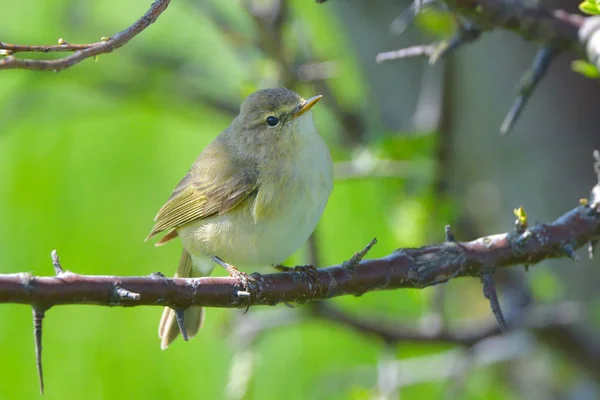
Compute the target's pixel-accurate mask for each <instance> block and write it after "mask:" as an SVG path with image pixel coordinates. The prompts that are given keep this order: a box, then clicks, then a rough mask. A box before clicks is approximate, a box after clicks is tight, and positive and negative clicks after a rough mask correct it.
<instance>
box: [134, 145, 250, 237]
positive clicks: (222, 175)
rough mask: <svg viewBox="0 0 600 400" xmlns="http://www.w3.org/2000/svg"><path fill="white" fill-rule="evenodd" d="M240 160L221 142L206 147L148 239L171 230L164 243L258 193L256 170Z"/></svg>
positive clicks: (180, 183) (157, 220) (157, 219)
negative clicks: (179, 230) (181, 230)
mask: <svg viewBox="0 0 600 400" xmlns="http://www.w3.org/2000/svg"><path fill="white" fill-rule="evenodd" d="M223 160H228V162H227V163H224V162H223ZM240 161H241V160H238V159H236V158H235V157H233V156H232V154H231V152H230V151H229V150H228V148H227V147H226V146H225V145H223V144H222V143H220V142H218V141H217V142H213V143H211V144H210V145H209V146H208V147H206V149H204V151H203V152H202V154H200V156H199V157H198V159H197V160H196V162H195V163H194V165H193V166H192V168H191V169H190V171H189V172H188V173H187V174H186V176H185V177H184V178H183V179H182V180H181V182H179V184H178V185H177V187H175V190H174V191H173V194H172V195H171V197H169V199H168V200H167V202H166V203H165V205H164V206H162V208H161V209H160V210H159V211H158V214H157V215H156V217H155V218H154V221H155V225H154V227H153V228H152V231H151V232H150V234H149V235H148V237H147V238H146V240H147V239H149V238H151V237H152V236H154V235H156V234H157V233H159V232H162V231H164V230H171V232H169V233H168V234H167V236H165V238H164V239H163V240H161V241H160V242H159V243H160V244H162V243H164V242H165V241H167V240H169V239H172V238H174V237H175V236H177V235H176V234H175V231H174V229H176V228H178V227H180V226H182V225H184V224H187V223H189V222H192V221H194V220H197V219H202V218H207V217H210V216H211V215H215V214H224V213H226V212H228V211H230V210H232V209H233V208H235V207H236V206H237V205H238V204H240V203H241V202H242V201H243V200H244V199H246V198H247V197H248V196H249V195H250V194H252V193H253V192H255V191H256V190H257V188H258V183H257V172H256V169H255V168H253V167H252V165H247V161H246V163H244V164H243V165H242V164H241V163H240Z"/></svg>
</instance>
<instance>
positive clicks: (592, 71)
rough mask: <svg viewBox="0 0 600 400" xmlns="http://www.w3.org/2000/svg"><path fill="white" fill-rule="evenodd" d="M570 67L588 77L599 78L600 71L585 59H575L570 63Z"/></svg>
mask: <svg viewBox="0 0 600 400" xmlns="http://www.w3.org/2000/svg"><path fill="white" fill-rule="evenodd" d="M571 69H572V70H573V71H575V72H578V73H580V74H581V75H583V76H585V77H588V78H590V79H598V78H600V71H598V68H596V66H595V65H594V64H592V63H589V62H587V61H585V60H575V61H573V62H572V63H571Z"/></svg>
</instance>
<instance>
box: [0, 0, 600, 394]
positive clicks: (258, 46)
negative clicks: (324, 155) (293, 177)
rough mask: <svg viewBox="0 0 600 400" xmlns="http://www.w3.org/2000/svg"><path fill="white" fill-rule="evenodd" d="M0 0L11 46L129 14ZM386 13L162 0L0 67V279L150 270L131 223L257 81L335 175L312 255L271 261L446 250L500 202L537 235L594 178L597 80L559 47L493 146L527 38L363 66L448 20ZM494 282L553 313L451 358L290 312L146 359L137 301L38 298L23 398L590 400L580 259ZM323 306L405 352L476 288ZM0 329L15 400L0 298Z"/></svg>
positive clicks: (511, 314) (211, 326) (24, 323)
mask: <svg viewBox="0 0 600 400" xmlns="http://www.w3.org/2000/svg"><path fill="white" fill-rule="evenodd" d="M567 3H568V4H567ZM1 4H2V14H3V18H2V24H1V25H0V39H1V40H2V41H5V42H8V43H21V44H40V43H48V44H49V43H54V42H55V41H56V40H58V38H59V37H62V38H63V39H64V40H66V41H68V42H71V43H85V42H92V41H96V40H98V39H99V38H100V37H101V36H110V35H111V34H113V33H114V32H117V31H119V30H121V29H123V28H124V27H126V26H128V25H129V24H131V23H132V22H133V21H134V20H135V19H137V18H138V17H139V16H140V15H142V14H143V12H145V11H146V9H147V7H148V5H149V3H145V2H142V3H140V2H134V1H124V0H121V1H117V0H106V1H102V2H84V1H76V0H72V1H69V0H52V1H40V0H21V1H19V2H10V1H7V0H4V1H3V2H2V3H1ZM407 5H408V4H407V3H406V2H402V1H392V0H381V1H378V2H376V3H374V2H371V1H368V0H353V1H342V0H330V1H329V2H327V3H326V4H323V5H319V4H316V3H314V2H311V1H308V0H289V1H286V0H261V1H258V0H248V1H227V2H224V1H218V0H212V1H211V0H204V1H201V0H174V1H173V4H171V5H170V6H169V8H168V9H167V11H166V12H165V13H164V14H163V15H162V16H161V17H160V18H159V19H158V21H157V23H156V24H154V25H153V26H151V27H150V28H149V29H148V30H147V31H145V32H143V33H142V34H141V35H140V36H138V37H136V38H135V39H134V40H132V41H131V42H130V43H129V44H128V45H126V46H125V47H123V48H121V49H119V50H117V51H116V52H115V53H113V54H109V55H102V56H100V57H99V58H98V59H97V60H96V61H95V62H94V61H93V60H86V61H84V62H83V63H81V64H80V65H77V66H75V67H73V68H71V69H68V70H66V71H63V72H60V73H43V72H31V71H16V70H9V71H3V72H0V171H2V173H1V175H0V255H1V262H0V272H1V273H14V272H31V273H33V274H39V275H51V274H52V273H53V270H52V265H51V263H50V251H51V250H52V249H57V250H58V252H59V255H60V256H61V260H62V262H63V265H64V267H65V268H67V269H69V270H72V271H74V272H78V273H82V274H103V275H108V274H115V275H146V274H149V273H151V272H154V271H160V272H163V273H165V274H166V275H170V274H172V273H173V272H174V270H175V269H176V266H177V261H178V258H179V253H180V245H179V243H177V242H176V241H173V242H171V243H170V244H169V245H167V246H164V247H161V248H155V247H154V246H153V245H152V244H151V243H144V242H143V239H144V237H145V236H146V234H147V233H148V231H149V229H150V228H151V226H152V219H153V217H154V215H155V213H156V211H157V210H158V208H159V207H160V206H161V205H162V204H163V202H164V201H165V200H166V198H167V197H168V195H169V194H170V191H171V190H172V188H173V187H174V186H175V184H176V183H177V182H178V181H179V179H180V178H181V177H182V176H183V174H184V173H185V172H186V171H187V169H188V168H189V166H190V165H191V163H192V162H193V160H194V159H195V157H196V156H197V154H198V153H199V152H200V151H201V149H202V148H203V147H204V146H205V145H206V144H207V143H209V142H210V141H211V140H212V139H213V138H214V137H215V136H216V135H217V134H218V133H219V132H220V131H221V130H222V129H224V128H225V127H226V126H227V125H228V124H229V122H230V121H231V119H232V118H233V116H234V115H235V113H236V112H237V107H238V105H239V103H240V102H241V100H242V99H243V98H244V97H245V96H246V95H247V94H249V93H251V92H253V91H255V90H257V89H260V88H265V87H275V86H287V87H290V88H292V89H294V90H296V91H298V92H299V93H300V94H302V95H303V96H305V97H308V96H312V95H314V94H317V93H320V94H323V95H325V99H324V101H322V102H321V103H319V105H318V106H317V107H316V108H315V109H314V115H315V119H316V123H317V126H318V127H319V129H320V132H321V133H322V134H323V136H324V138H325V140H326V141H327V143H328V144H329V146H330V148H331V151H332V154H333V157H334V159H335V161H336V176H337V179H336V184H335V190H334V192H333V195H332V197H331V200H330V202H329V204H328V206H327V209H326V211H325V214H324V216H323V219H322V221H321V223H320V225H319V227H318V229H317V231H316V234H315V236H314V237H313V239H312V246H306V247H305V248H302V249H300V250H299V251H298V252H297V254H295V255H294V256H293V257H292V258H291V259H290V260H288V262H287V264H288V265H291V264H294V263H306V262H308V261H311V260H312V261H314V260H316V261H317V262H318V265H321V266H325V265H330V264H335V263H339V262H341V261H343V260H345V259H347V258H349V257H350V256H351V255H352V254H353V253H354V252H356V251H358V250H359V249H361V248H362V247H363V246H364V245H365V244H367V243H368V242H369V241H370V240H371V239H372V238H373V237H377V239H378V241H379V243H378V244H377V245H376V246H375V247H374V249H373V250H372V251H371V253H370V254H369V257H379V256H384V255H386V254H388V253H390V252H391V251H393V250H394V249H396V248H398V247H407V246H418V245H421V244H424V243H428V242H440V241H442V240H443V226H444V225H445V224H452V225H453V227H454V231H455V232H456V234H457V236H458V238H459V239H461V240H468V239H472V238H475V237H477V236H480V235H484V234H490V233H495V232H498V231H503V230H507V229H511V228H512V226H513V222H514V216H513V215H512V210H513V208H514V207H518V206H524V207H525V210H526V211H528V213H529V215H530V218H531V220H539V221H547V220H552V219H554V218H556V217H557V216H558V215H560V214H562V213H563V212H564V211H566V210H568V209H570V208H572V207H574V206H575V205H576V204H577V201H578V199H579V198H581V197H585V196H586V195H587V194H588V192H589V190H590V188H591V187H592V185H593V184H594V183H595V176H594V174H593V171H592V168H591V166H592V157H591V155H592V150H593V149H594V148H596V147H597V146H600V138H599V136H598V121H599V119H598V108H597V104H599V101H600V98H599V95H598V93H600V91H599V90H598V86H597V83H596V82H594V81H591V80H587V79H585V78H583V77H581V76H579V75H576V74H574V73H573V72H571V70H570V68H569V62H570V60H571V58H572V57H571V56H568V55H565V56H563V57H561V58H559V60H558V61H557V62H556V63H555V64H554V65H553V67H552V68H551V70H550V73H549V74H548V76H547V77H546V78H544V80H543V82H542V84H541V85H540V87H539V88H538V89H537V91H536V92H535V94H534V95H533V98H532V100H531V102H530V104H529V105H528V107H527V109H526V110H525V112H524V114H523V117H522V118H521V120H520V121H519V122H518V124H517V126H516V128H515V129H514V131H513V133H512V134H511V135H510V136H508V137H500V136H499V135H498V131H499V126H500V124H501V122H502V119H503V118H504V115H505V112H506V111H507V110H508V108H509V106H510V103H511V101H512V98H513V96H514V88H515V84H516V83H517V82H518V79H519V76H520V74H521V73H522V71H523V70H524V69H525V68H526V67H527V66H528V64H529V62H530V61H531V59H532V57H533V54H534V53H535V51H536V48H535V45H533V44H530V43H526V42H523V41H522V40H521V39H520V38H519V37H516V36H514V35H512V34H509V33H505V32H494V33H489V34H486V35H484V37H483V38H482V39H481V40H479V41H477V42H476V43H474V44H472V45H469V46H466V47H465V48H462V49H460V50H459V51H457V52H456V53H455V54H453V55H452V56H450V57H449V58H448V59H446V60H444V61H443V62H440V63H438V64H436V65H435V66H429V65H427V62H426V60H423V59H411V60H405V61H400V62H393V63H385V64H377V63H375V55H376V54H377V53H378V52H380V51H386V50H392V49H396V48H400V47H404V46H408V45H413V44H419V43H426V42H430V41H432V40H434V39H436V38H439V37H440V36H447V35H448V34H449V33H450V32H451V31H452V29H453V26H452V20H451V19H450V18H448V17H447V16H443V15H440V14H433V13H429V14H426V15H424V16H422V17H421V18H420V19H419V21H418V22H417V26H416V27H413V28H411V29H409V30H408V31H407V32H406V33H404V35H402V36H398V35H396V34H395V33H394V24H393V21H394V20H395V18H396V17H398V16H399V15H400V14H401V12H402V11H403V9H404V8H405V7H406V6H407ZM551 5H552V6H557V7H559V6H565V7H571V11H575V10H574V7H575V6H576V4H574V3H572V2H566V1H565V2H562V3H561V2H560V1H554V2H552V4H551ZM580 255H581V256H582V258H585V257H584V256H585V254H584V252H583V251H581V252H580ZM216 271H217V272H216V273H217V274H220V275H224V273H223V271H220V270H216ZM497 279H498V281H499V284H500V296H501V299H502V304H503V307H504V310H505V313H506V314H507V317H508V318H509V320H511V321H513V320H514V321H519V320H521V321H522V320H523V319H528V318H529V317H528V318H523V315H531V314H528V313H533V315H539V314H540V312H538V311H539V310H542V311H544V312H546V313H547V314H549V315H551V316H552V315H553V316H554V317H552V318H550V319H548V318H545V319H544V318H541V319H540V322H539V324H538V325H539V326H537V327H536V328H535V329H520V328H519V326H518V324H517V323H516V322H515V328H514V330H513V332H512V333H510V334H508V335H505V336H502V337H500V336H495V337H491V338H488V339H486V340H485V341H482V342H478V343H477V344H476V345H475V346H473V347H470V348H465V347H462V346H457V345H456V344H452V343H447V342H444V341H434V342H431V341H428V340H418V338H415V339H414V340H410V341H405V340H402V341H398V342H394V343H385V341H383V340H382V339H380V338H378V337H377V336H374V335H368V334H364V333H361V332H359V331H357V330H355V329H352V328H349V327H347V326H344V324H341V323H339V322H333V321H330V320H328V319H327V318H322V317H318V316H316V314H318V312H317V311H318V308H315V306H311V305H301V306H298V307H297V308H294V309H288V308H286V307H285V306H283V305H282V306H278V307H275V308H253V309H251V310H250V312H249V313H248V314H247V315H244V316H242V315H241V311H240V310H221V309H210V310H208V312H207V321H206V324H205V328H204V329H203V330H202V331H201V333H200V334H199V336H198V337H197V338H195V339H194V340H192V341H190V342H188V343H184V342H183V341H181V340H178V341H177V342H176V343H175V344H174V345H172V346H171V347H170V348H169V349H168V350H167V351H164V352H163V351H161V350H160V347H159V340H158V338H157V333H156V331H157V323H158V319H159V317H160V313H161V311H162V310H160V309H159V308H153V307H139V308H138V307H136V308H130V309H123V308H102V307H90V306H63V307H57V308H54V309H51V310H50V311H49V312H48V313H47V318H46V320H45V323H44V343H43V344H44V367H45V380H46V394H45V398H46V399H62V400H67V399H90V400H92V399H114V398H124V399H171V398H187V399H261V400H269V399H283V398H285V399H290V400H291V399H396V398H400V397H401V398H403V399H424V398H436V399H438V398H439V399H523V398H527V399H595V398H598V397H600V385H599V382H600V345H598V343H597V340H598V336H597V333H598V331H599V323H600V293H599V292H598V290H597V287H598V284H600V274H599V273H598V270H597V261H585V260H582V262H581V263H579V264H577V265H575V264H573V263H572V262H570V261H568V260H559V261H554V262H544V263H542V264H540V265H538V266H535V267H533V268H532V269H530V271H529V272H528V273H525V272H524V271H523V270H522V268H513V269H510V270H508V271H500V272H498V273H497ZM327 306H329V307H335V309H336V310H338V311H342V312H344V313H347V315H350V316H353V317H354V318H356V319H358V320H359V321H365V320H367V319H368V320H369V321H371V320H376V321H385V322H386V323H387V324H397V325H398V326H399V327H400V328H399V329H400V330H402V329H412V330H414V331H415V332H417V334H418V335H417V336H420V337H421V338H422V339H423V338H426V336H427V335H428V334H434V333H435V332H436V331H437V330H438V329H449V330H450V331H451V332H455V333H456V332H475V331H477V329H481V328H482V327H486V326H489V325H490V324H492V325H493V324H494V321H493V317H492V315H491V313H490V311H489V306H488V304H487V302H486V301H485V299H484V298H483V296H482V293H481V285H480V282H479V281H477V280H476V279H460V280H453V281H452V282H450V283H449V284H447V285H443V286H440V287H435V288H428V289H426V290H398V291H392V292H379V293H368V294H365V295H363V296H362V297H360V298H353V297H345V298H339V299H334V300H331V301H329V302H327ZM315 310H317V311H315ZM542 314H543V313H542ZM543 315H546V314H543ZM0 321H1V327H2V328H1V329H0V354H2V361H3V362H2V366H1V367H0V399H30V398H38V397H39V389H38V386H37V377H36V371H35V364H34V348H33V337H32V334H31V333H32V322H31V312H30V310H29V309H28V308H27V307H25V306H18V305H2V306H1V307H0ZM556 321H559V322H560V321H562V322H561V324H562V325H560V324H559V325H560V326H559V327H556V326H554V325H556ZM552 324H554V325H552Z"/></svg>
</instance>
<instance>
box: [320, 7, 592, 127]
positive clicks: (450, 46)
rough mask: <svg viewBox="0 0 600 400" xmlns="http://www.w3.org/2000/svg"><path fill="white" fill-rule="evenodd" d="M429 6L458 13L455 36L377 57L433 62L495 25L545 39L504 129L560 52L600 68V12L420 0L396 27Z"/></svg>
mask: <svg viewBox="0 0 600 400" xmlns="http://www.w3.org/2000/svg"><path fill="white" fill-rule="evenodd" d="M324 2H325V0H321V1H319V3H324ZM427 8H435V9H442V10H444V11H447V12H449V13H451V14H452V15H453V17H454V20H455V21H456V25H457V29H456V32H455V34H454V36H453V37H451V38H450V39H448V40H444V41H441V42H439V43H434V44H427V45H417V46H411V47H408V48H404V49H399V50H393V51H386V52H382V53H379V54H378V55H377V57H376V61H377V62H384V61H391V60H399V59H404V58H409V57H421V56H426V57H428V58H429V62H430V63H432V64H433V63H435V62H436V61H437V60H439V59H441V58H443V57H445V56H446V55H448V54H450V53H451V52H452V51H455V50H457V49H458V48H460V47H461V46H463V45H465V44H468V43H471V42H473V41H475V40H477V39H479V38H480V37H481V34H482V33H484V32H488V31H492V30H494V29H505V30H509V31H512V32H514V33H516V34H518V35H520V36H522V37H523V38H524V39H525V40H528V41H531V42H535V43H538V44H539V45H540V51H539V52H538V54H537V56H536V58H535V59H534V61H533V63H532V65H531V67H530V68H529V70H528V71H526V72H525V74H524V76H523V79H522V81H521V83H520V85H519V88H518V97H517V99H516V100H515V102H514V103H513V105H512V107H511V108H510V111H509V112H508V115H507V116H506V118H505V120H504V122H503V124H502V126H501V128H500V132H501V134H507V133H508V132H510V130H511V129H512V127H513V126H514V124H515V122H516V121H517V119H518V117H519V116H520V115H521V111H522V109H523V108H524V106H525V105H526V104H527V100H528V99H529V97H530V96H531V94H532V93H533V91H534V89H535V87H536V86H537V84H538V82H539V81H540V80H541V79H542V78H543V76H544V75H545V73H546V72H547V70H548V69H549V67H550V65H551V63H552V61H553V60H554V59H555V56H556V55H558V54H560V53H561V52H563V51H574V52H575V53H577V54H579V55H581V56H585V57H587V59H588V60H589V61H590V62H591V63H592V64H594V65H595V66H596V67H597V68H600V40H599V39H598V38H600V17H588V18H585V17H583V16H581V15H576V14H569V13H567V12H565V11H563V10H551V9H547V8H545V7H544V6H543V5H542V4H541V3H540V2H536V3H535V4H533V3H532V2H521V1H517V2H515V1H509V0H415V2H414V3H413V4H412V5H411V6H410V7H409V8H408V9H407V10H406V11H405V12H404V13H403V14H402V15H401V16H400V17H399V18H397V19H396V20H394V21H393V22H392V28H393V31H394V32H395V33H397V34H401V33H402V32H404V31H405V30H406V29H407V27H408V26H409V25H410V24H411V23H412V22H413V21H414V19H415V18H416V17H417V16H418V14H419V13H420V12H421V11H422V10H423V9H427Z"/></svg>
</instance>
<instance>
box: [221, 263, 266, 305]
mask: <svg viewBox="0 0 600 400" xmlns="http://www.w3.org/2000/svg"><path fill="white" fill-rule="evenodd" d="M212 259H213V261H214V262H216V263H217V264H219V265H220V266H222V267H223V268H225V269H226V270H227V273H228V274H229V277H230V278H235V279H237V280H238V281H239V282H240V283H241V285H242V287H243V288H244V291H239V292H237V295H238V297H239V298H242V299H248V302H247V304H246V310H245V311H244V314H245V313H247V312H248V309H249V308H250V297H251V296H252V292H253V286H255V284H257V281H256V279H255V278H253V277H251V276H249V275H248V274H247V273H245V272H242V271H240V270H239V269H237V268H236V267H234V266H233V265H231V264H228V263H226V262H225V261H223V260H221V259H220V258H219V257H216V256H215V257H213V258H212Z"/></svg>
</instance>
